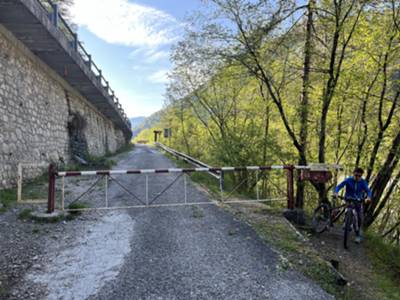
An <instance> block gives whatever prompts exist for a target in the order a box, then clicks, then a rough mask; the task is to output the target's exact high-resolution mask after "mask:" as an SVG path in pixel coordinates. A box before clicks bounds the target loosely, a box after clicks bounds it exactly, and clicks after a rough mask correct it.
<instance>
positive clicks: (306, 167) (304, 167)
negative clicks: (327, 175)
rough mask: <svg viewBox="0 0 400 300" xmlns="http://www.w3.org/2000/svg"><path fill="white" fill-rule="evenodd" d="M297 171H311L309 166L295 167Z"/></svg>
mask: <svg viewBox="0 0 400 300" xmlns="http://www.w3.org/2000/svg"><path fill="white" fill-rule="evenodd" d="M294 168H295V169H298V170H302V169H310V167H309V166H294Z"/></svg>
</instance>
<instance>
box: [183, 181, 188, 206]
mask: <svg viewBox="0 0 400 300" xmlns="http://www.w3.org/2000/svg"><path fill="white" fill-rule="evenodd" d="M183 184H184V190H185V204H186V203H187V187H186V175H185V174H183Z"/></svg>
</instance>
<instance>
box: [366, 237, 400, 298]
mask: <svg viewBox="0 0 400 300" xmlns="http://www.w3.org/2000/svg"><path fill="white" fill-rule="evenodd" d="M366 245H367V250H368V255H369V257H370V258H371V259H372V261H373V264H374V268H375V281H376V283H377V284H378V286H379V287H380V288H381V289H382V290H383V291H385V299H400V288H399V286H400V259H399V257H400V248H399V247H398V246H395V245H390V244H387V243H385V242H384V241H383V239H382V238H380V237H379V236H377V235H375V234H371V233H370V234H368V235H367V239H366Z"/></svg>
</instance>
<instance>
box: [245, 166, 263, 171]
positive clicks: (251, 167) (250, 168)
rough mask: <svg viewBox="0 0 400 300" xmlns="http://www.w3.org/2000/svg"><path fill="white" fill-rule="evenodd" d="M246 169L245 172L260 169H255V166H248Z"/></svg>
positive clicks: (258, 168)
mask: <svg viewBox="0 0 400 300" xmlns="http://www.w3.org/2000/svg"><path fill="white" fill-rule="evenodd" d="M246 169H247V170H260V167H257V166H249V167H246Z"/></svg>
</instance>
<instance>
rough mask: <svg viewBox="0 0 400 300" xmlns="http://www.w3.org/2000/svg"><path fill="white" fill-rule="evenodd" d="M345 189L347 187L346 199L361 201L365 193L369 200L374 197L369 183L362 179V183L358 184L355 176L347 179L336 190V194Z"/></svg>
mask: <svg viewBox="0 0 400 300" xmlns="http://www.w3.org/2000/svg"><path fill="white" fill-rule="evenodd" d="M343 187H346V195H345V197H349V198H355V199H360V200H361V199H363V198H364V193H367V195H368V197H369V198H371V197H372V193H371V190H370V189H369V187H368V182H367V181H366V180H365V179H362V178H361V179H360V181H358V182H357V181H356V180H355V179H354V177H353V176H351V177H347V178H346V179H345V180H344V181H343V182H341V183H340V184H339V185H338V186H337V187H336V188H335V193H339V191H340V190H341V189H342V188H343Z"/></svg>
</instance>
